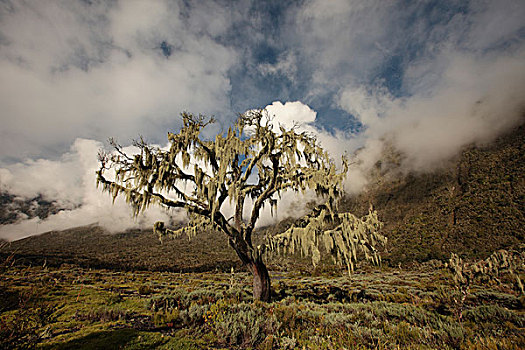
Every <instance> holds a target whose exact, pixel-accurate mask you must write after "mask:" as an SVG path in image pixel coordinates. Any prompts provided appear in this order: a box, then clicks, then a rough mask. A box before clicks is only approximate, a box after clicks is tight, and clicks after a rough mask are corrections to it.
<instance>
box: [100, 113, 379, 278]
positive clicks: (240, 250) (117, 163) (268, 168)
mask: <svg viewBox="0 0 525 350" xmlns="http://www.w3.org/2000/svg"><path fill="white" fill-rule="evenodd" d="M182 121H183V126H182V128H181V130H180V131H179V132H178V133H168V141H169V147H168V149H161V148H159V147H155V146H151V145H148V144H147V143H146V142H145V141H144V140H143V139H140V140H138V141H136V142H135V143H134V145H135V146H136V147H137V148H138V149H139V152H138V153H137V154H134V155H128V154H126V153H125V152H124V150H123V149H122V147H121V146H120V145H118V144H117V143H116V142H115V141H113V140H111V144H112V146H113V147H114V151H113V152H112V153H104V152H101V153H100V155H99V160H100V169H99V170H98V171H97V175H98V177H97V183H98V185H100V186H101V187H102V190H103V191H106V192H108V193H110V194H111V196H112V197H113V200H115V199H116V198H117V197H118V196H119V195H121V196H124V197H125V199H126V202H127V203H129V204H130V205H131V207H132V208H133V214H134V215H138V214H139V213H141V212H142V211H144V210H146V209H147V208H148V206H149V205H151V204H156V205H160V206H161V207H164V208H167V209H177V208H179V209H181V210H186V211H187V212H188V213H189V216H190V222H189V224H188V225H187V226H186V227H183V228H180V229H177V230H171V229H169V228H167V227H165V225H164V224H163V223H160V222H159V223H156V224H155V227H154V230H155V232H156V233H157V234H159V236H160V237H163V236H179V235H181V234H185V235H187V236H188V237H189V238H191V237H193V236H195V235H196V234H197V233H198V232H199V231H201V230H203V229H204V228H210V227H212V228H214V229H216V230H218V231H222V232H223V233H225V234H226V235H227V237H228V239H229V242H230V245H231V246H232V247H233V248H234V249H235V251H236V252H237V255H238V256H239V257H240V258H241V260H242V261H243V262H244V263H245V264H248V265H254V264H262V260H261V256H262V253H263V252H266V251H272V250H280V249H281V248H282V250H284V251H291V252H294V251H296V250H297V251H300V252H301V253H302V254H304V255H311V256H312V262H313V263H314V264H317V263H318V262H319V260H320V251H319V248H318V247H319V243H323V244H324V246H325V248H326V250H327V251H329V252H330V253H331V254H332V255H333V256H334V259H335V260H336V262H338V263H340V264H344V265H347V266H348V268H349V270H352V269H353V266H354V263H355V261H356V259H357V254H358V252H362V253H363V254H364V255H365V257H367V258H368V259H370V260H371V261H373V262H375V263H378V262H379V261H380V259H379V255H378V253H377V251H376V249H375V247H376V245H377V244H378V243H384V241H385V238H384V237H383V236H381V235H380V234H379V233H378V229H379V227H380V223H379V221H378V220H377V216H376V215H375V213H374V212H371V213H370V214H369V215H368V216H367V217H365V218H362V219H358V218H356V217H355V216H353V215H351V214H349V213H343V214H338V213H337V199H338V198H339V197H340V196H341V195H342V193H343V189H342V181H343V179H344V177H345V176H346V172H347V170H348V164H347V160H346V158H345V157H343V159H342V167H341V168H340V169H339V170H338V168H337V166H336V164H335V162H334V161H333V160H332V159H331V158H330V157H329V155H328V153H327V152H326V151H324V150H323V149H322V148H321V147H320V146H319V144H318V142H317V140H316V139H315V137H313V136H312V135H310V134H308V133H306V132H302V133H299V132H297V131H296V130H295V129H293V128H292V129H285V128H284V127H282V126H280V128H279V130H280V131H279V132H274V127H273V125H272V123H271V118H270V117H269V116H268V115H267V113H266V112H265V111H251V112H249V113H246V114H243V115H241V116H239V119H238V120H237V122H236V123H235V126H234V127H232V128H228V130H227V132H225V133H224V134H219V135H217V136H216V137H215V138H214V139H210V140H208V139H204V138H203V137H202V135H201V132H202V130H203V129H204V128H205V127H206V126H207V125H208V124H209V123H211V122H213V120H212V119H211V120H207V119H206V118H205V117H204V116H200V115H199V116H194V115H192V114H189V113H183V114H182ZM109 170H113V171H114V172H113V173H111V172H110V174H113V178H110V177H109V176H108V171H109ZM287 190H293V191H296V192H301V193H304V192H306V191H308V190H313V191H314V192H315V193H316V194H317V195H318V196H319V197H320V198H323V199H324V201H325V203H324V205H323V210H321V211H319V212H317V214H316V215H314V216H311V217H309V218H308V220H307V222H308V223H307V224H306V225H305V226H304V227H294V228H292V229H290V230H289V231H287V232H285V233H283V234H282V235H280V236H278V237H276V238H275V240H274V241H271V242H269V243H268V245H263V246H261V247H253V245H252V238H251V237H252V233H253V230H254V228H255V224H256V222H257V220H258V219H259V215H260V213H261V210H262V209H263V208H264V206H265V205H270V208H271V210H272V213H273V212H275V211H276V210H277V206H278V201H277V198H279V197H280V195H281V194H282V193H283V192H284V191H287ZM247 199H251V200H252V202H251V203H252V204H251V208H245V205H246V204H247V203H248V201H247ZM226 201H228V202H229V203H231V205H232V206H233V207H234V208H233V209H234V215H233V217H231V218H227V217H225V216H224V213H223V211H222V209H223V205H224V203H225V202H226ZM245 209H250V210H247V211H246V210H245ZM246 212H247V213H248V214H246ZM327 223H332V224H335V225H336V226H335V227H332V229H330V230H325V229H326V227H327V226H326V224H327ZM254 266H255V265H254ZM258 266H259V265H258Z"/></svg>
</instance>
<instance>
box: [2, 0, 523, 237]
mask: <svg viewBox="0 0 525 350" xmlns="http://www.w3.org/2000/svg"><path fill="white" fill-rule="evenodd" d="M523 18H525V3H524V2H523V1H521V0H492V1H491V0H477V1H465V0H463V1H455V0H439V1H438V0H436V1H430V0H429V1H423V0H421V1H407V0H405V1H401V0H392V1H380V0H377V1H376V0H331V1H326V0H311V1H306V0H304V1H257V0H253V1H248V0H246V1H242V0H240V1H187V0H186V1H176V0H173V1H172V0H159V1H153V0H151V1H145V0H143V1H140V0H137V1H134V0H122V1H119V0H107V1H103V0H63V1H60V0H49V1H37V0H34V1H25V0H16V1H9V0H2V1H0V81H1V84H0V105H1V106H2V108H1V110H0V118H1V127H0V191H4V192H9V193H11V194H14V195H16V196H18V197H20V198H25V199H32V198H35V197H36V196H38V195H41V196H42V197H43V198H45V199H47V200H49V201H54V202H56V203H58V204H59V205H60V206H61V207H62V208H64V210H63V211H61V212H59V213H58V214H56V215H53V216H51V217H49V218H48V219H46V220H39V219H38V218H33V219H28V218H26V217H24V216H23V215H20V216H19V220H18V222H17V223H15V224H10V225H3V226H0V238H6V239H17V238H21V237H25V236H28V235H32V234H36V233H40V232H45V231H49V230H57V229H65V228H68V227H74V226H78V225H86V224H91V223H98V224H100V225H102V226H104V227H106V228H107V229H108V230H109V231H118V230H123V229H127V228H131V227H134V226H137V225H150V224H151V223H152V222H153V221H154V220H157V219H159V218H160V219H167V218H168V217H167V215H168V214H166V213H165V212H163V211H161V210H159V209H152V210H150V211H148V212H147V213H146V214H145V215H143V216H141V217H139V218H137V219H132V218H131V217H130V210H129V208H127V206H126V205H125V204H124V203H122V202H119V201H117V202H116V204H115V205H112V204H111V200H109V198H108V197H107V195H105V194H101V193H100V191H98V190H97V189H96V188H95V176H94V170H95V169H96V168H97V152H98V150H99V149H100V148H102V147H107V141H106V140H107V139H108V138H109V137H115V138H116V139H117V140H118V141H119V142H120V143H121V144H122V145H129V144H131V142H132V140H133V139H136V138H137V137H138V136H139V135H142V136H143V137H144V138H145V139H146V140H147V141H149V142H151V143H154V144H159V145H165V144H166V134H167V132H168V131H177V130H178V129H179V128H180V125H181V120H180V118H178V115H179V114H180V112H182V111H189V112H192V113H195V114H199V113H202V114H206V115H209V116H212V115H213V116H214V117H215V118H216V119H217V123H216V124H214V125H213V126H211V127H209V128H208V129H207V130H206V135H207V137H213V136H214V135H215V134H217V133H219V132H221V131H223V130H225V129H226V128H227V127H228V126H229V125H231V124H232V123H233V121H234V120H235V119H236V116H237V115H238V114H239V113H243V112H245V111H247V110H250V109H254V108H267V109H268V111H269V112H271V114H273V115H275V120H276V121H277V122H280V123H282V124H283V125H287V126H291V125H294V124H297V125H300V126H301V128H303V130H307V131H308V132H311V133H312V134H315V135H316V136H317V137H318V139H319V140H320V142H321V144H322V145H323V146H324V147H325V148H326V149H327V150H328V151H329V152H330V153H331V154H332V155H333V156H334V158H337V157H339V156H340V155H341V154H343V153H345V152H346V153H348V154H350V155H352V157H353V158H354V165H353V168H352V169H351V172H350V173H349V176H348V179H347V181H346V184H345V186H346V189H347V191H348V192H350V193H358V192H359V191H361V190H362V189H363V188H364V187H365V186H366V185H367V182H368V181H369V180H368V179H369V176H368V174H369V171H370V169H371V168H372V167H373V165H374V164H376V162H377V161H378V160H379V159H380V158H381V157H382V156H383V155H384V153H385V150H386V149H393V150H395V151H396V152H398V153H399V154H400V155H401V168H402V169H403V171H406V172H425V171H433V170H435V169H437V168H439V167H441V166H443V164H446V162H447V161H448V160H450V159H451V158H453V157H454V156H455V155H457V154H458V152H460V150H461V149H462V148H463V147H465V146H467V145H471V144H484V143H486V142H490V141H491V140H492V139H494V138H495V137H497V136H498V135H500V134H501V133H503V132H505V131H506V130H508V129H510V128H512V127H513V126H515V125H516V124H518V123H520V122H521V121H522V117H523V115H524V110H525V93H524V92H523V91H525V90H524V87H525V21H524V20H523ZM356 152H357V153H356ZM282 207H283V208H287V209H289V210H288V211H290V212H291V211H294V212H298V213H300V212H301V210H298V209H297V208H296V206H295V205H294V203H293V200H291V199H290V200H288V201H287V200H286V199H285V200H283V202H282ZM284 212H286V210H285V211H284ZM281 219H282V217H281ZM261 220H262V222H270V221H271V219H270V218H267V217H266V216H264V215H263V218H262V219H261ZM265 220H266V221H265Z"/></svg>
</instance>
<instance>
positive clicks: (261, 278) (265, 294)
mask: <svg viewBox="0 0 525 350" xmlns="http://www.w3.org/2000/svg"><path fill="white" fill-rule="evenodd" d="M251 269H252V273H253V299H255V300H260V301H266V302H268V301H270V290H271V283H270V274H269V273H268V269H267V268H266V265H264V263H263V261H262V259H261V258H259V259H257V260H256V261H254V262H253V263H252V265H251Z"/></svg>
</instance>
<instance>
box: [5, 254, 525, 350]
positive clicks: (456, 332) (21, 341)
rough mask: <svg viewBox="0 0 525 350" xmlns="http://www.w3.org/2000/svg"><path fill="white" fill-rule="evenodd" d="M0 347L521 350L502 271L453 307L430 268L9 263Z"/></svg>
mask: <svg viewBox="0 0 525 350" xmlns="http://www.w3.org/2000/svg"><path fill="white" fill-rule="evenodd" d="M0 278H1V282H2V284H1V285H2V287H1V289H0V293H1V294H2V295H1V297H0V300H1V312H2V313H1V316H0V319H1V326H2V327H1V331H0V339H1V340H0V341H1V342H2V345H1V346H0V347H2V348H5V349H9V348H29V347H32V346H35V347H36V348H38V349H153V348H159V349H296V348H297V349H523V348H525V332H524V327H525V314H524V302H525V300H524V298H523V296H520V295H519V293H518V292H517V289H516V286H515V285H514V284H515V281H514V280H513V279H512V278H510V276H507V275H505V274H503V275H501V276H500V278H499V279H498V280H491V281H478V282H477V283H476V284H475V285H473V286H472V288H471V290H470V292H469V294H468V295H467V297H466V299H465V300H464V301H461V300H462V299H461V295H460V294H459V291H458V290H457V289H456V288H455V286H454V283H453V281H452V279H451V276H450V273H449V272H448V270H447V269H445V268H444V267H443V266H440V265H439V263H434V264H425V265H423V266H420V267H419V268H418V269H417V270H410V271H408V270H398V269H392V268H383V269H372V268H369V269H364V270H362V271H361V272H360V273H356V274H354V275H352V276H347V275H337V276H333V275H331V276H327V275H318V276H312V275H299V274H291V273H286V272H273V273H272V281H273V285H272V287H273V289H274V296H273V300H274V301H273V302H271V303H267V304H263V303H254V302H253V301H252V298H251V296H250V294H251V287H250V276H249V275H248V274H247V273H245V272H236V273H233V274H232V273H224V272H205V273H173V272H149V271H142V272H125V271H114V270H105V269H83V268H80V267H76V266H72V265H63V266H62V267H61V268H48V267H21V266H18V267H17V266H11V267H8V268H6V269H4V271H3V273H2V274H1V276H0Z"/></svg>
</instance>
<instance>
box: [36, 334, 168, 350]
mask: <svg viewBox="0 0 525 350" xmlns="http://www.w3.org/2000/svg"><path fill="white" fill-rule="evenodd" d="M167 341H168V340H167V339H165V338H162V337H161V335H160V334H144V333H143V332H140V331H137V330H135V329H116V330H107V331H100V332H95V333H91V334H89V335H87V336H85V337H82V338H78V339H73V340H70V341H68V342H65V343H61V344H49V345H44V346H42V349H46V350H48V349H49V350H50V349H59V350H65V349H76V350H81V349H82V350H88V349H93V350H95V349H153V348H156V347H158V346H161V345H164V344H165V343H166V342H167Z"/></svg>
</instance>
